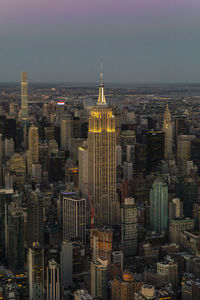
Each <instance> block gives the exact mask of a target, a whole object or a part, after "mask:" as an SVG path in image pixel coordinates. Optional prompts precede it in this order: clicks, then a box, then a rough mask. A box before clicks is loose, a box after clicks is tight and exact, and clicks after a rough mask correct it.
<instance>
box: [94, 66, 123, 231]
mask: <svg viewBox="0 0 200 300" xmlns="http://www.w3.org/2000/svg"><path fill="white" fill-rule="evenodd" d="M88 187H89V193H90V196H91V198H92V205H93V208H94V226H95V227H103V226H104V225H116V224H119V214H120V204H119V201H118V198H117V193H116V131H115V117H114V116H113V113H112V110H111V108H110V107H108V105H107V103H106V98H105V94H104V81H103V70H102V64H101V73H100V85H99V97H98V101H97V103H96V105H95V106H94V107H93V108H92V109H91V112H90V117H89V131H88Z"/></svg>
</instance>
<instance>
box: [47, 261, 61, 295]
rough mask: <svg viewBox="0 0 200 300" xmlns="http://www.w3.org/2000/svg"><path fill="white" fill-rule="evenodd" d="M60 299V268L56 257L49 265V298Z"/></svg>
mask: <svg viewBox="0 0 200 300" xmlns="http://www.w3.org/2000/svg"><path fill="white" fill-rule="evenodd" d="M57 299H60V268H59V265H58V264H57V262H56V261H55V260H54V259H51V260H50V261H49V264H48V267H47V300H57Z"/></svg>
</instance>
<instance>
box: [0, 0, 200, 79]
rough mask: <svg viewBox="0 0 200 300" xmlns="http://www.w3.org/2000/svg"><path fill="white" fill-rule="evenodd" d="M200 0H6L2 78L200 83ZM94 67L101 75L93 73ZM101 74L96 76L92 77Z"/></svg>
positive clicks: (0, 13)
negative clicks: (23, 73)
mask: <svg viewBox="0 0 200 300" xmlns="http://www.w3.org/2000/svg"><path fill="white" fill-rule="evenodd" d="M199 9H200V3H199V1H197V0H191V1H186V0H176V1H174V0H173V1H172V0H169V1H166V2H164V1H160V0H151V1H148V2H147V1H145V0H142V1H133V0H132V1H130V0H125V1H123V2H122V1H118V2H117V3H116V1H115V2H114V1H113V0H110V1H105V0H103V1H100V2H97V1H91V0H85V1H80V0H76V1H72V0H68V1H59V2H55V1H53V0H48V1H47V0H42V1H38V0H36V1H34V3H27V2H26V1H24V0H16V1H14V3H12V5H10V1H6V2H4V3H3V4H1V10H0V19H1V21H0V24H1V27H0V28H1V29H0V38H1V54H0V61H1V71H0V82H18V81H19V79H18V78H19V73H20V72H21V71H24V70H25V71H27V72H28V73H29V74H30V78H29V81H30V82H94V81H95V82H97V81H98V67H99V63H98V62H99V59H100V57H101V56H103V57H104V65H105V81H106V82H116V83H124V82H129V83H168V82H169V83H171V82H198V81H199V78H200V63H199V60H198V56H199V54H198V53H199V48H200V42H199V39H198V28H199V26H200V20H199V17H198V12H199ZM94 74H95V75H94ZM94 76H96V77H94Z"/></svg>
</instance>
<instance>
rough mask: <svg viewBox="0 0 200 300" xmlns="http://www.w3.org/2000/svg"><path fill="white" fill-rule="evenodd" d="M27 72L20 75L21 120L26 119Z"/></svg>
mask: <svg viewBox="0 0 200 300" xmlns="http://www.w3.org/2000/svg"><path fill="white" fill-rule="evenodd" d="M27 78H28V77H27V72H22V73H21V110H22V119H27V118H28V80H27Z"/></svg>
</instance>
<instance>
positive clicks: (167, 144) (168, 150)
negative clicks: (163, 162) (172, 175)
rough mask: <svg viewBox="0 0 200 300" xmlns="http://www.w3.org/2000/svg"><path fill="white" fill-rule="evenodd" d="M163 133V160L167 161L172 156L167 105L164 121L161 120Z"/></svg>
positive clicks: (170, 128) (170, 125)
mask: <svg viewBox="0 0 200 300" xmlns="http://www.w3.org/2000/svg"><path fill="white" fill-rule="evenodd" d="M163 131H164V133H165V151H164V153H165V159H169V158H171V157H172V155H173V151H172V147H173V135H172V122H171V115H170V111H169V107H168V104H167V107H166V110H165V114H164V120H163Z"/></svg>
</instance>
